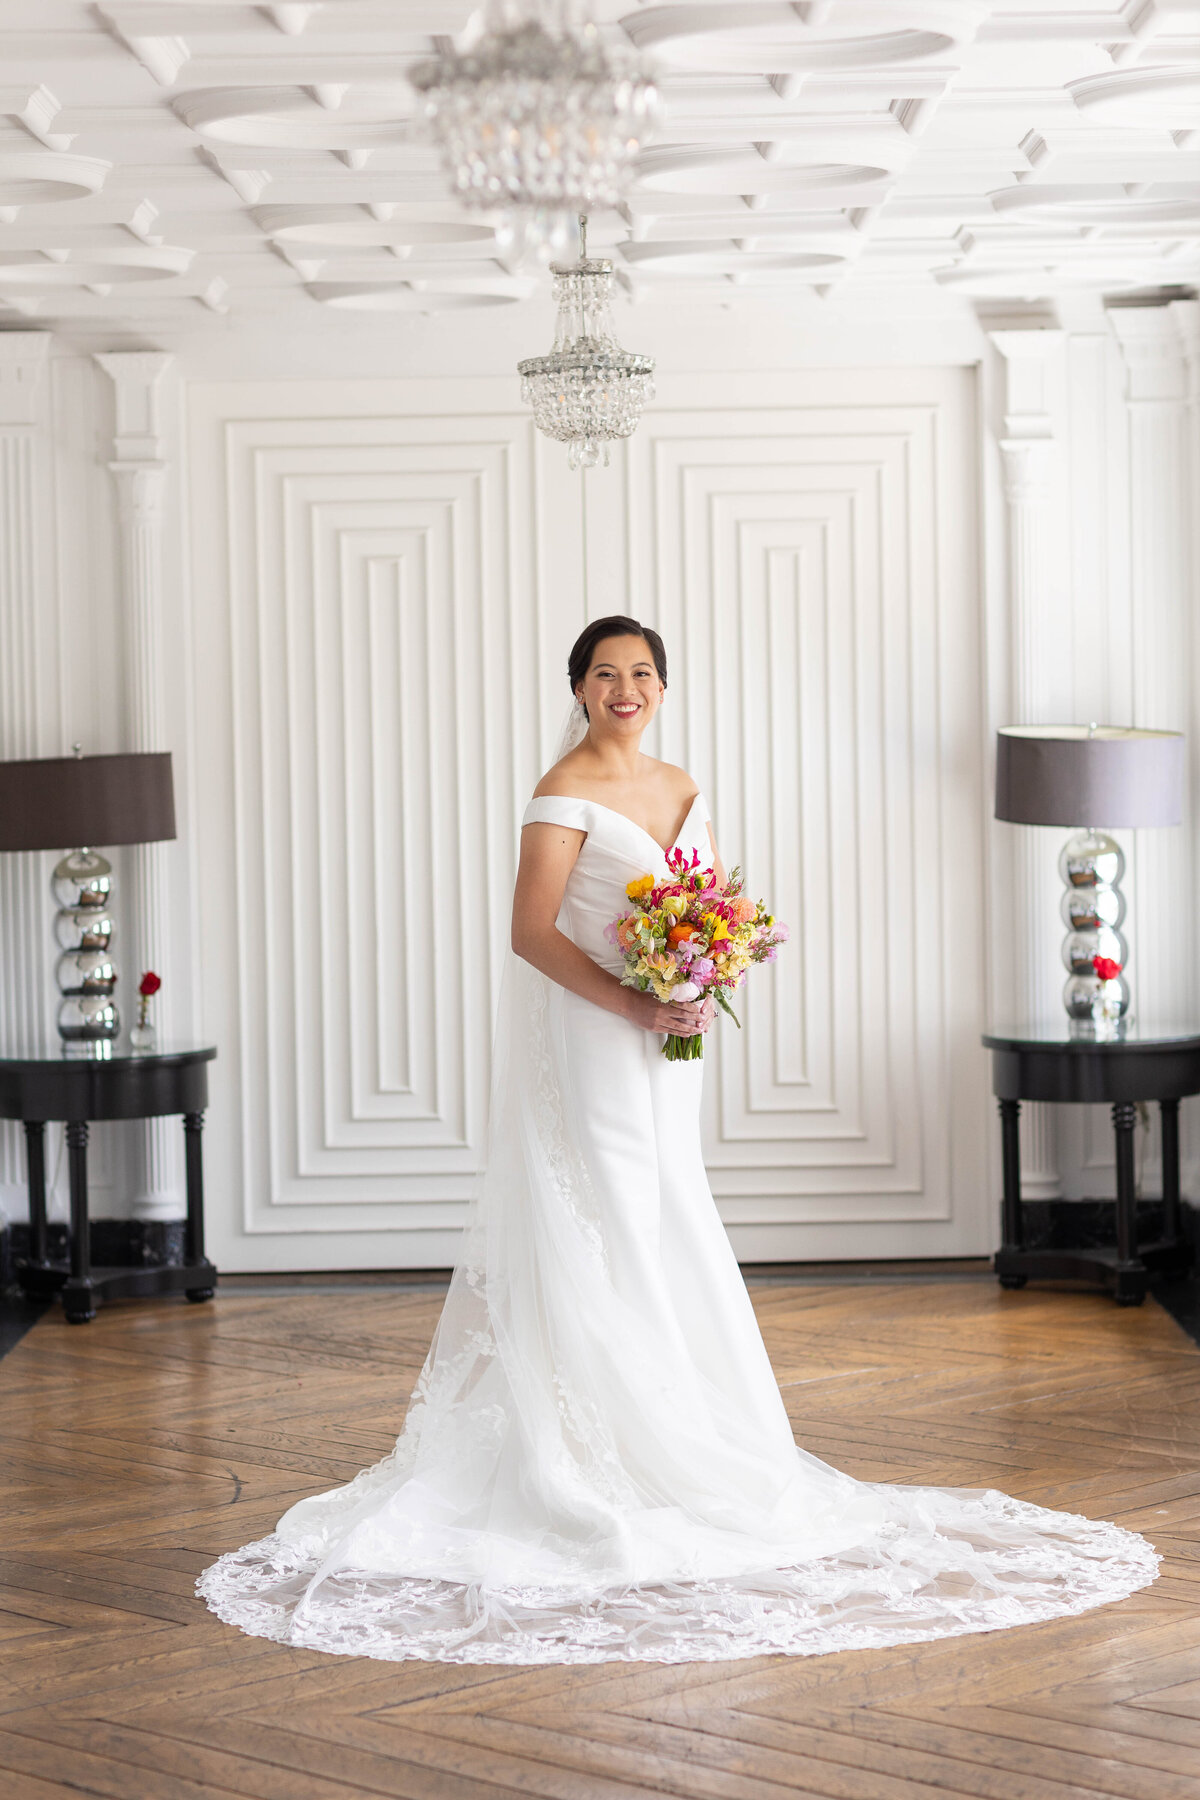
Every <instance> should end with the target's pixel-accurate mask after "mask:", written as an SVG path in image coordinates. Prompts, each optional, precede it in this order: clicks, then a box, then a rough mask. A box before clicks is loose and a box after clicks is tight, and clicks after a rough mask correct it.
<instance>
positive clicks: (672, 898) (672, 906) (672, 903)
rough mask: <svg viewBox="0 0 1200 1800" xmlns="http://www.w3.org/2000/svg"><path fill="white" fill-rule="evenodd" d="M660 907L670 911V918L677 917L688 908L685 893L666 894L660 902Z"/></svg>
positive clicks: (667, 911) (666, 911)
mask: <svg viewBox="0 0 1200 1800" xmlns="http://www.w3.org/2000/svg"><path fill="white" fill-rule="evenodd" d="M662 909H663V911H664V912H665V913H670V914H671V916H672V918H675V919H678V918H679V917H681V915H682V914H683V913H685V912H686V911H687V909H688V898H687V895H686V894H668V895H667V896H666V898H665V900H664V901H663V903H662Z"/></svg>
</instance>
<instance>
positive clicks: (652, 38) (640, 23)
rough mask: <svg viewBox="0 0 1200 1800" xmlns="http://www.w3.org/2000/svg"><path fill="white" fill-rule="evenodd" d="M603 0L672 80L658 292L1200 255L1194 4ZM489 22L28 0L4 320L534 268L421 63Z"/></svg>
mask: <svg viewBox="0 0 1200 1800" xmlns="http://www.w3.org/2000/svg"><path fill="white" fill-rule="evenodd" d="M595 14H596V16H597V17H598V18H599V20H600V21H601V23H602V24H603V27H604V29H605V31H606V32H607V33H608V34H609V35H610V36H611V37H612V38H613V39H614V40H615V41H626V42H628V41H632V43H633V44H634V45H636V46H637V47H638V48H639V49H640V50H642V51H643V52H644V53H645V55H646V56H647V58H649V59H651V61H652V62H653V64H654V66H655V68H656V69H657V71H658V73H659V75H660V79H661V88H662V92H663V96H664V113H663V120H662V124H661V127H660V129H659V131H658V133H657V135H656V137H655V139H654V141H653V143H652V144H651V145H650V147H648V148H647V149H646V151H645V152H644V154H643V156H642V158H641V161H640V164H639V170H638V179H637V182H636V185H635V187H634V189H633V192H632V194H631V196H630V200H629V204H628V207H627V209H626V210H625V211H624V212H623V213H622V214H620V215H618V214H617V213H611V214H605V215H602V216H600V217H598V218H596V219H594V220H593V221H592V225H591V241H592V244H593V245H594V246H595V247H596V248H600V247H604V248H605V250H606V251H608V252H609V253H611V254H612V256H613V258H614V261H615V264H616V267H617V270H618V276H619V279H620V281H621V282H622V284H623V285H624V286H625V287H626V288H627V289H628V291H629V292H630V293H631V294H632V295H633V296H634V297H654V296H659V297H662V298H664V299H666V300H668V301H669V302H670V303H671V304H676V303H683V302H689V301H695V300H700V301H710V302H711V301H713V300H717V301H723V302H725V303H730V302H733V303H737V302H739V301H740V300H741V299H742V298H743V297H745V296H747V295H751V294H753V295H756V296H761V297H763V298H766V299H768V300H769V302H770V303H771V304H772V305H775V306H780V307H784V308H786V307H787V306H788V305H789V304H790V303H794V301H795V299H796V298H797V297H803V298H804V299H805V300H806V301H807V302H809V303H811V301H812V297H813V295H814V293H816V294H820V295H824V296H827V297H829V296H832V297H835V298H836V297H837V296H839V295H843V294H850V293H853V294H854V295H855V297H856V300H857V301H861V300H862V299H863V298H864V297H872V296H873V297H874V298H875V299H876V300H877V302H878V305H879V307H880V308H887V307H888V306H889V305H891V304H893V303H895V302H896V301H897V299H898V298H899V297H900V295H901V290H903V291H904V299H905V304H906V305H907V306H909V307H911V306H912V304H913V298H914V293H915V295H916V297H917V299H918V301H919V299H920V296H921V294H922V293H923V294H924V295H926V296H927V297H928V299H929V301H930V304H931V305H935V306H936V307H937V308H943V309H944V308H945V307H946V306H947V305H954V304H957V305H968V304H970V303H971V302H972V301H975V300H978V299H979V298H981V297H982V298H985V299H993V300H1029V301H1042V300H1048V299H1049V300H1052V299H1054V298H1055V297H1056V296H1058V295H1061V294H1063V293H1070V292H1072V291H1078V290H1080V289H1081V288H1082V289H1087V290H1092V291H1094V292H1098V293H1120V292H1122V291H1127V290H1140V289H1144V288H1160V287H1164V286H1166V287H1176V286H1180V285H1186V284H1190V283H1193V282H1195V281H1197V280H1198V279H1200V0H1123V3H1117V0H1060V3H1059V4H1058V5H1056V6H1047V5H1040V4H1033V3H1031V0H796V4H787V3H786V0H689V3H687V4H682V3H681V4H661V5H645V6H642V7H640V8H639V7H637V6H636V5H635V4H634V0H599V4H598V5H597V7H596V8H595ZM470 15H471V8H470V6H469V5H468V4H467V3H466V0H279V3H277V4H258V5H249V4H240V3H239V0H101V4H99V5H85V4H76V3H75V0H0V56H2V65H0V84H2V85H0V323H8V324H9V325H15V324H21V323H28V322H37V323H43V322H44V323H45V324H47V325H53V326H54V327H55V328H56V329H58V330H60V331H62V332H63V333H64V334H65V335H66V336H67V337H68V338H70V337H72V336H75V337H78V338H80V339H81V340H90V339H91V338H93V337H94V336H95V335H96V333H97V332H98V331H99V332H105V331H108V332H112V331H113V330H114V329H115V328H116V327H118V326H122V327H124V328H126V329H128V328H130V327H133V328H135V329H138V330H140V331H141V332H143V333H145V334H151V335H153V334H155V333H157V334H159V336H161V337H162V338H163V339H164V340H170V341H178V340H179V339H180V338H182V337H185V336H186V335H187V331H188V327H189V325H190V326H193V327H199V326H200V325H202V324H203V323H204V322H205V321H206V320H207V322H208V323H209V324H210V325H211V324H212V323H213V315H214V314H225V315H229V316H230V317H231V318H232V319H238V318H247V319H251V318H255V319H258V320H259V321H266V322H268V323H272V324H273V323H274V322H276V321H278V322H279V323H280V324H281V325H282V324H284V323H286V324H288V325H289V326H291V325H300V324H301V323H302V322H303V321H304V320H309V321H312V320H314V319H319V317H320V315H321V311H322V309H323V308H327V307H337V308H342V309H356V310H359V311H361V312H365V313H368V314H370V313H376V312H381V313H385V314H386V313H395V312H410V313H426V312H439V311H443V310H452V309H472V308H477V307H497V306H506V305H512V304H518V303H520V302H521V301H522V300H523V299H525V298H527V297H528V296H529V295H530V294H532V293H535V292H540V291H541V290H543V289H544V287H545V276H544V274H541V273H540V272H539V271H537V270H531V269H527V268H524V269H523V268H517V267H515V266H513V265H512V264H511V263H509V262H507V261H506V259H505V256H504V253H503V252H502V250H501V247H500V246H499V244H498V243H497V241H496V238H495V235H494V233H493V231H492V229H491V227H490V225H489V224H488V223H486V222H484V223H481V222H480V219H479V218H478V216H469V215H467V214H465V213H464V212H463V211H462V210H461V208H460V207H459V206H458V205H457V204H456V203H455V202H454V201H453V200H452V199H451V198H450V196H449V190H448V186H447V184H446V182H445V180H444V178H443V176H442V174H441V171H440V169H439V166H438V163H437V159H436V157H435V155H434V154H433V153H432V151H431V150H430V149H429V148H428V146H427V145H426V144H424V143H423V142H422V136H421V124H420V121H419V118H418V116H417V112H418V109H417V103H416V101H415V97H414V95H413V93H412V91H411V89H410V88H409V87H408V84H407V81H406V79H405V72H406V70H407V69H408V68H409V67H410V65H411V64H412V63H413V62H414V61H416V60H418V59H419V58H421V57H424V56H428V55H429V54H430V53H431V52H432V51H433V50H434V49H435V47H436V45H437V42H438V39H439V38H444V37H445V36H446V35H448V34H454V33H457V32H459V31H461V30H462V29H463V28H464V27H465V26H466V25H467V24H468V21H469V18H470ZM954 296H958V297H959V298H958V299H957V300H956V299H954Z"/></svg>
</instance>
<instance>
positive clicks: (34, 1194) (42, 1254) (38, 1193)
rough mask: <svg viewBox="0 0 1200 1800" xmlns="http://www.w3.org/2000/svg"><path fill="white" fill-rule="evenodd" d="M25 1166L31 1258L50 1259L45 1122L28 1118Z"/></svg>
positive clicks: (42, 1260)
mask: <svg viewBox="0 0 1200 1800" xmlns="http://www.w3.org/2000/svg"><path fill="white" fill-rule="evenodd" d="M25 1165H26V1168H27V1169H28V1171H29V1260H30V1262H31V1263H45V1262H47V1261H48V1260H49V1258H48V1251H47V1243H46V1121H45V1120H44V1119H26V1121H25Z"/></svg>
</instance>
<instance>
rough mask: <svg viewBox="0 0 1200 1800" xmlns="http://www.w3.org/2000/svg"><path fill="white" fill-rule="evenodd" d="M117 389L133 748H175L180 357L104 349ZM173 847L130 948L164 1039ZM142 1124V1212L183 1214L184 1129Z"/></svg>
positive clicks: (140, 896) (146, 887)
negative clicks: (170, 410) (151, 983)
mask: <svg viewBox="0 0 1200 1800" xmlns="http://www.w3.org/2000/svg"><path fill="white" fill-rule="evenodd" d="M96 361H97V362H98V363H99V364H100V366H101V368H102V369H103V370H104V371H105V373H106V374H107V375H108V376H109V377H110V378H111V380H112V382H113V386H114V389H115V393H116V430H115V433H114V438H113V447H114V450H115V452H116V454H115V457H114V459H113V461H112V462H110V463H109V468H110V469H111V470H112V472H113V476H114V478H115V480H116V484H117V516H118V521H119V527H120V534H119V535H120V544H121V570H122V595H121V597H122V616H123V618H124V622H125V641H126V646H127V661H126V669H127V684H128V685H127V692H128V707H127V714H128V728H127V739H128V748H129V749H130V750H135V751H158V750H168V749H170V747H171V746H170V742H169V740H168V733H167V721H166V706H165V702H164V697H163V687H164V680H163V655H162V636H163V624H162V615H163V606H164V599H165V597H164V582H163V533H164V525H165V517H164V503H165V497H166V474H167V466H166V463H165V462H164V461H163V459H162V439H161V435H160V387H159V384H160V382H161V381H162V377H163V375H164V374H165V372H166V370H167V369H168V367H169V366H170V363H171V358H170V357H169V356H165V355H160V354H158V353H153V352H142V351H117V352H114V353H112V354H109V355H103V356H97V358H96ZM168 854H169V847H168V845H166V844H138V845H136V846H135V848H134V849H133V851H132V855H131V865H132V890H133V891H132V894H131V895H130V899H131V901H132V904H131V906H129V907H128V908H127V916H128V917H129V919H130V920H131V927H130V930H129V932H128V939H127V945H126V952H125V955H124V956H123V958H122V962H123V965H124V967H125V969H126V970H127V971H128V977H127V979H126V981H125V982H124V984H123V987H124V996H125V1000H124V1004H125V1006H126V1007H127V1008H130V1009H132V1008H133V1007H134V1006H135V1005H136V999H135V997H134V996H135V993H136V987H137V982H138V980H139V978H140V976H141V974H142V972H143V971H144V970H146V969H154V970H156V971H157V972H158V973H159V974H160V975H163V976H164V983H163V989H162V992H161V994H159V995H158V996H157V997H156V999H155V1004H154V1018H155V1024H156V1026H157V1028H158V1033H159V1038H160V1041H164V1040H166V1039H167V1038H169V1036H170V1020H171V1011H172V993H171V983H170V981H169V979H167V978H166V977H167V974H168V973H169V971H170V966H171V946H170V942H169V935H170V913H169V907H168V898H167V856H168ZM142 1129H143V1134H144V1153H143V1157H142V1167H141V1170H140V1173H139V1179H138V1182H137V1186H136V1191H135V1194H134V1199H133V1214H134V1217H135V1218H138V1219H174V1218H180V1217H182V1215H183V1211H184V1206H183V1193H182V1186H183V1184H182V1180H181V1174H180V1163H179V1152H178V1143H177V1139H178V1131H177V1129H176V1122H175V1121H174V1120H173V1119H171V1120H168V1119H152V1120H149V1121H148V1122H147V1124H146V1125H145V1127H144V1128H142Z"/></svg>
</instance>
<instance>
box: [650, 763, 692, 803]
mask: <svg viewBox="0 0 1200 1800" xmlns="http://www.w3.org/2000/svg"><path fill="white" fill-rule="evenodd" d="M654 774H655V778H656V780H658V781H660V782H661V783H662V785H663V786H664V787H666V788H669V789H670V790H671V793H672V794H673V796H674V797H675V799H676V800H679V801H683V800H691V799H693V798H694V797H695V796H696V795H697V794H698V793H699V792H700V783H699V782H698V781H697V780H696V779H695V777H694V776H692V775H689V774H688V772H687V770H686V769H681V768H680V767H679V765H678V763H669V762H655V764H654Z"/></svg>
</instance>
